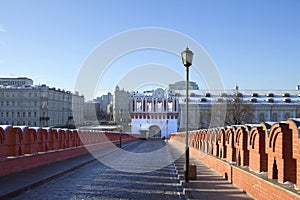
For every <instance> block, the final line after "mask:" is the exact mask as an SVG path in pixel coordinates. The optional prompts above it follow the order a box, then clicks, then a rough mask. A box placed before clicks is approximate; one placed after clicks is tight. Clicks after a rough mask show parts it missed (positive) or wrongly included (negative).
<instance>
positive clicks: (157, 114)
mask: <svg viewBox="0 0 300 200" xmlns="http://www.w3.org/2000/svg"><path fill="white" fill-rule="evenodd" d="M130 104H131V106H130V107H131V110H130V113H131V132H132V133H135V134H141V137H142V138H163V137H165V138H169V136H170V134H171V133H175V132H177V119H178V110H179V108H178V101H177V99H176V98H175V97H169V98H165V97H164V91H163V89H160V88H159V89H156V90H154V91H153V93H152V95H151V94H150V93H149V92H147V93H144V94H140V93H133V94H131V98H130Z"/></svg>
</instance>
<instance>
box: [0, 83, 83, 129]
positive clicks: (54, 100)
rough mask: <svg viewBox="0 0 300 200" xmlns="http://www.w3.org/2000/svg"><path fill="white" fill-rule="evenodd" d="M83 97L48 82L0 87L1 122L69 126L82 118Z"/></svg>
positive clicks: (79, 121)
mask: <svg viewBox="0 0 300 200" xmlns="http://www.w3.org/2000/svg"><path fill="white" fill-rule="evenodd" d="M83 103H84V97H83V96H80V95H79V94H78V93H76V94H72V93H71V92H68V91H64V90H60V89H55V88H49V87H48V86H46V85H41V86H33V85H27V84H25V85H22V86H9V85H7V86H0V124H7V125H8V124H10V125H26V126H69V125H74V120H75V122H76V124H81V123H82V121H83Z"/></svg>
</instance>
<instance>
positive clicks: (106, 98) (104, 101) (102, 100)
mask: <svg viewBox="0 0 300 200" xmlns="http://www.w3.org/2000/svg"><path fill="white" fill-rule="evenodd" d="M95 101H96V102H97V103H99V105H100V108H99V109H100V112H103V113H105V114H108V113H109V109H108V108H109V106H108V105H109V104H111V103H112V94H111V93H110V92H108V93H107V94H105V95H102V96H101V97H97V99H95Z"/></svg>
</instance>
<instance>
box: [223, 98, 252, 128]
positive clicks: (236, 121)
mask: <svg viewBox="0 0 300 200" xmlns="http://www.w3.org/2000/svg"><path fill="white" fill-rule="evenodd" d="M254 118H255V115H254V112H253V109H251V104H249V103H247V102H245V101H244V100H243V95H242V94H241V93H235V94H234V95H232V96H228V98H227V101H226V117H225V125H241V124H247V123H253V121H254Z"/></svg>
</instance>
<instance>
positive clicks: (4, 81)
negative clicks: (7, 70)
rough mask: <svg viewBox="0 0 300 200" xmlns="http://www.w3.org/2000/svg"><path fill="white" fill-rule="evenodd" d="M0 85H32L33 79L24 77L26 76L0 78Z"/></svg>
mask: <svg viewBox="0 0 300 200" xmlns="http://www.w3.org/2000/svg"><path fill="white" fill-rule="evenodd" d="M0 85H2V86H8V85H10V86H22V85H33V80H32V79H30V78H26V77H18V78H0Z"/></svg>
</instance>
